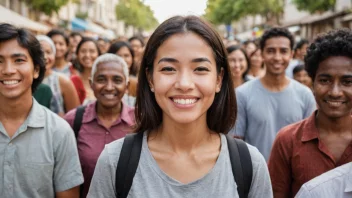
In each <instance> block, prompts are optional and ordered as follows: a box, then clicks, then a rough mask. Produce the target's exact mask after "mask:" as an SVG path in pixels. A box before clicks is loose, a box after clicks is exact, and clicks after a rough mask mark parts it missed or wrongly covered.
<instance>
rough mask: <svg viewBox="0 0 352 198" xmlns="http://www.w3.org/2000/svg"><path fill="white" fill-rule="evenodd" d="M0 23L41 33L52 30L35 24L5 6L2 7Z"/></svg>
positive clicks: (0, 9) (0, 8) (0, 7)
mask: <svg viewBox="0 0 352 198" xmlns="http://www.w3.org/2000/svg"><path fill="white" fill-rule="evenodd" d="M0 22H2V23H10V24H12V25H15V26H17V27H22V28H27V29H29V30H32V31H36V32H40V33H47V32H48V31H49V30H50V29H51V28H50V27H48V26H46V25H43V24H41V23H38V22H35V21H33V20H31V19H29V18H26V17H24V16H22V15H20V14H18V13H16V12H14V11H11V10H9V9H7V8H5V7H3V6H0Z"/></svg>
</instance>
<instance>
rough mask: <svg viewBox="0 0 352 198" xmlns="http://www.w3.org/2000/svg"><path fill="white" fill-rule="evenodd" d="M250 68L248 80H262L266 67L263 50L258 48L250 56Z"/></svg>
mask: <svg viewBox="0 0 352 198" xmlns="http://www.w3.org/2000/svg"><path fill="white" fill-rule="evenodd" d="M249 61H250V67H249V71H248V73H247V77H248V79H250V80H252V79H255V78H261V77H263V76H264V75H265V65H264V61H263V57H262V50H261V49H260V48H259V47H257V48H256V49H255V50H254V51H253V52H252V53H251V54H250V56H249Z"/></svg>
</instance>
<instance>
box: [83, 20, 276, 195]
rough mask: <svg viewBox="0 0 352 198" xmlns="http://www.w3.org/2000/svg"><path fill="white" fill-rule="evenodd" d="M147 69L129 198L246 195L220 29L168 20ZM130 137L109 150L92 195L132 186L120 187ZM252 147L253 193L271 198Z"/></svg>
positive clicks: (151, 47) (149, 51) (154, 39)
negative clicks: (236, 169) (235, 166)
mask: <svg viewBox="0 0 352 198" xmlns="http://www.w3.org/2000/svg"><path fill="white" fill-rule="evenodd" d="M140 71H143V72H140V74H139V79H138V82H139V84H138V89H137V102H136V110H135V114H136V122H137V127H136V130H135V132H136V133H137V134H138V135H139V136H138V137H141V136H142V141H141V142H142V143H141V151H140V159H139V163H138V168H137V169H136V173H135V175H134V177H132V178H133V183H132V184H131V188H130V191H129V193H127V194H128V195H127V194H125V197H225V198H226V197H239V193H238V191H237V185H240V184H239V183H237V182H236V181H235V179H234V176H233V174H231V172H232V168H231V162H230V157H231V156H232V155H231V156H230V154H229V149H228V145H229V147H230V146H231V145H230V144H228V142H227V137H226V136H225V134H227V132H228V131H229V130H230V129H231V128H232V127H233V125H234V123H235V120H236V108H237V106H236V100H235V93H234V88H233V82H232V79H231V71H230V67H229V65H228V63H227V59H226V51H225V48H224V46H223V44H222V40H221V38H220V37H219V35H218V34H217V33H216V31H215V30H214V29H213V28H212V27H211V26H210V25H209V24H208V23H206V22H205V21H203V20H201V19H200V18H198V17H195V16H188V17H181V16H176V17H173V18H171V19H169V20H167V21H165V22H164V23H163V24H161V25H160V26H159V27H158V28H157V29H156V30H155V32H154V33H153V35H152V36H151V37H150V39H149V41H148V44H147V46H146V49H145V53H144V55H143V58H142V63H141V70H140ZM224 107H225V108H224ZM129 137H131V136H129ZM126 140H127V138H126ZM126 140H124V139H122V140H118V141H115V142H113V143H111V144H109V145H107V146H106V147H105V149H104V151H103V152H102V154H101V156H100V158H99V160H98V164H97V167H96V169H95V172H94V176H93V180H92V183H91V186H90V191H89V194H88V197H115V196H116V195H117V196H118V197H121V194H120V193H119V191H118V190H117V189H119V188H125V185H126V184H124V186H118V185H116V184H119V182H116V181H115V179H117V178H119V177H116V176H115V171H116V174H119V170H120V169H119V168H117V163H118V162H119V163H120V161H119V158H120V153H121V156H123V155H126V153H125V152H122V151H121V148H122V149H124V147H123V144H124V141H126ZM124 145H125V144H124ZM244 145H245V144H244ZM248 150H249V153H248V155H250V156H248V155H247V156H248V157H249V158H250V159H251V161H252V162H253V164H252V165H253V169H251V171H252V172H253V177H252V176H251V178H246V179H249V180H252V182H251V186H256V187H255V188H251V189H250V190H249V194H248V197H272V190H271V185H270V178H269V176H268V170H267V166H266V162H265V160H264V158H263V156H262V155H261V154H260V153H259V152H258V150H256V149H255V148H254V147H252V146H250V145H248ZM121 158H122V157H121ZM235 160H237V161H239V159H238V158H237V159H235ZM120 171H121V170H120ZM121 172H122V171H121ZM115 185H116V186H115ZM127 185H128V184H127ZM116 192H118V193H116ZM122 197H123V196H122Z"/></svg>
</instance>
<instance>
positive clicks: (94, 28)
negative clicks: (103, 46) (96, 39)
mask: <svg viewBox="0 0 352 198" xmlns="http://www.w3.org/2000/svg"><path fill="white" fill-rule="evenodd" d="M87 30H88V31H91V32H94V33H96V34H100V35H103V34H104V33H105V29H104V28H103V27H101V26H100V25H97V24H95V23H93V22H88V27H87Z"/></svg>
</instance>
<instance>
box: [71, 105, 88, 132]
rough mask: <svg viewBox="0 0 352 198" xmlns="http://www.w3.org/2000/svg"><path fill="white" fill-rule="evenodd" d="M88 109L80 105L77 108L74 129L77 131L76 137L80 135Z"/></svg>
mask: <svg viewBox="0 0 352 198" xmlns="http://www.w3.org/2000/svg"><path fill="white" fill-rule="evenodd" d="M85 110H86V106H83V105H82V106H79V107H77V110H76V115H75V119H74V120H73V131H74V132H75V136H76V139H77V137H78V133H79V130H80V129H81V126H82V120H83V114H84V111H85Z"/></svg>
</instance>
